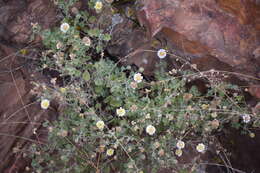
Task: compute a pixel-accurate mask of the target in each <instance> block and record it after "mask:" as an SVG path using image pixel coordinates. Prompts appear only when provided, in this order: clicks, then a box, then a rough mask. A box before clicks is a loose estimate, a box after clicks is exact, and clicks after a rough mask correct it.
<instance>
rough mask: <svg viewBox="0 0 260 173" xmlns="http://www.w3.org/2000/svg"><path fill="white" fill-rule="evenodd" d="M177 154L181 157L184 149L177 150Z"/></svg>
mask: <svg viewBox="0 0 260 173" xmlns="http://www.w3.org/2000/svg"><path fill="white" fill-rule="evenodd" d="M175 154H176V155H177V156H178V157H181V155H182V150H181V149H177V150H175Z"/></svg>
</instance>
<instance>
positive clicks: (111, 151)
mask: <svg viewBox="0 0 260 173" xmlns="http://www.w3.org/2000/svg"><path fill="white" fill-rule="evenodd" d="M113 154H114V149H112V148H110V149H108V150H107V155H108V156H112V155H113Z"/></svg>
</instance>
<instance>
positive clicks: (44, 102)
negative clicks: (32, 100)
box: [41, 99, 50, 109]
mask: <svg viewBox="0 0 260 173" xmlns="http://www.w3.org/2000/svg"><path fill="white" fill-rule="evenodd" d="M49 106H50V101H49V100H48V99H43V100H42V101H41V108H42V109H48V107H49Z"/></svg>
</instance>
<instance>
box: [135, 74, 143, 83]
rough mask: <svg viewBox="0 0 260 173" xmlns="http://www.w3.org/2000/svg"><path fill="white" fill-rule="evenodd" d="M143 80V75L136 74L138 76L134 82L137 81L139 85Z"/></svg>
mask: <svg viewBox="0 0 260 173" xmlns="http://www.w3.org/2000/svg"><path fill="white" fill-rule="evenodd" d="M142 80H143V76H142V74H141V73H136V74H135V75H134V81H136V82H137V83H140V82H142Z"/></svg>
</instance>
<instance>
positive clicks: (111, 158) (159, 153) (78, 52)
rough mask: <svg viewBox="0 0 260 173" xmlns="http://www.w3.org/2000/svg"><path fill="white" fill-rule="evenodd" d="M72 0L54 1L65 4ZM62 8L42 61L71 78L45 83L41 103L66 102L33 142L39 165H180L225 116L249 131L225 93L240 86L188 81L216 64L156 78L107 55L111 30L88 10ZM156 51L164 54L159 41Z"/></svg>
mask: <svg viewBox="0 0 260 173" xmlns="http://www.w3.org/2000/svg"><path fill="white" fill-rule="evenodd" d="M69 4H71V3H68V4H67V6H65V5H66V4H65V3H64V2H63V1H59V2H58V5H60V6H61V7H62V9H65V12H66V9H68V8H69V7H68V5H69ZM89 5H90V7H92V8H93V9H96V10H102V9H103V8H106V7H105V6H109V5H110V3H106V2H105V1H94V0H92V1H90V2H89ZM65 14H67V16H66V18H65V19H64V21H62V23H61V26H60V28H58V29H54V30H48V31H44V32H43V38H44V40H43V42H44V44H45V46H46V47H47V48H49V50H46V51H45V52H43V57H44V60H43V68H47V69H54V70H56V71H58V72H59V73H60V76H61V77H62V76H65V77H67V78H66V79H68V81H65V85H64V86H59V85H58V84H57V83H56V79H52V81H51V83H52V84H53V86H52V87H48V86H47V87H46V86H45V89H44V91H45V92H44V94H43V95H42V98H45V99H44V100H42V103H41V106H42V108H43V109H48V108H50V107H51V106H50V105H49V100H52V99H56V100H57V99H58V100H59V102H60V105H61V107H62V108H63V109H62V111H61V112H60V115H59V119H58V121H55V122H46V123H45V124H44V126H45V127H47V129H48V130H49V143H48V144H46V145H42V146H35V145H34V146H33V148H32V151H33V154H34V156H33V157H34V159H33V162H32V165H33V167H34V168H35V169H36V170H37V171H38V172H55V173H58V172H60V173H64V172H82V173H83V172H84V173H85V172H100V171H101V172H104V173H106V172H119V171H120V172H130V173H132V172H138V173H141V172H149V173H150V172H156V171H157V170H158V168H159V167H173V168H174V169H175V170H177V171H178V169H179V166H176V163H178V159H177V158H178V157H181V156H182V154H183V151H185V149H186V146H187V145H189V146H191V147H192V148H193V149H194V150H195V151H197V154H198V155H199V154H200V153H204V152H205V151H206V150H207V145H208V143H209V138H208V137H209V135H210V134H211V133H212V132H214V131H219V130H221V129H222V127H223V125H224V124H225V123H230V124H231V125H232V126H234V127H237V128H240V127H241V128H244V130H245V131H249V130H248V128H247V126H248V123H249V122H250V121H254V118H253V116H252V117H251V116H250V115H251V114H250V112H248V109H247V107H246V105H245V103H244V100H243V98H242V97H230V92H229V91H230V90H232V91H234V92H239V88H237V87H235V86H230V85H228V84H225V83H222V82H218V83H216V82H211V81H210V82H209V83H210V84H211V85H210V86H209V89H208V91H207V93H206V94H204V95H202V94H201V93H200V92H199V91H198V89H197V88H196V86H192V87H190V88H189V87H187V86H186V84H187V82H188V81H189V80H191V79H193V78H194V77H198V78H199V77H200V78H203V79H208V80H210V78H208V77H207V76H208V75H209V76H210V75H212V74H213V73H214V71H209V72H196V71H181V70H177V69H173V70H172V71H170V72H165V71H163V70H162V71H160V72H157V73H156V75H155V80H153V81H149V80H146V79H145V77H144V76H143V75H142V74H141V71H134V70H133V69H132V68H131V67H130V66H127V67H125V66H118V64H117V63H116V62H114V61H111V60H109V59H108V58H107V57H105V56H104V53H103V45H105V44H106V42H107V41H109V40H110V35H109V34H108V33H105V32H104V31H102V30H100V29H97V28H91V26H93V25H92V24H89V23H88V22H89V21H88V19H90V18H92V19H93V18H94V17H93V16H91V15H87V16H86V13H84V14H83V13H80V12H79V13H78V14H77V15H76V17H72V16H70V15H69V14H68V13H65ZM65 21H66V22H65ZM88 24H89V25H88ZM79 28H80V29H79ZM155 54H157V55H158V58H165V57H166V51H165V50H164V49H160V50H159V51H158V52H155ZM167 56H170V54H168V53H167ZM241 120H242V122H241ZM194 139H196V140H194ZM198 141H199V142H198ZM176 156H177V157H176ZM158 165H159V166H158Z"/></svg>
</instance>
